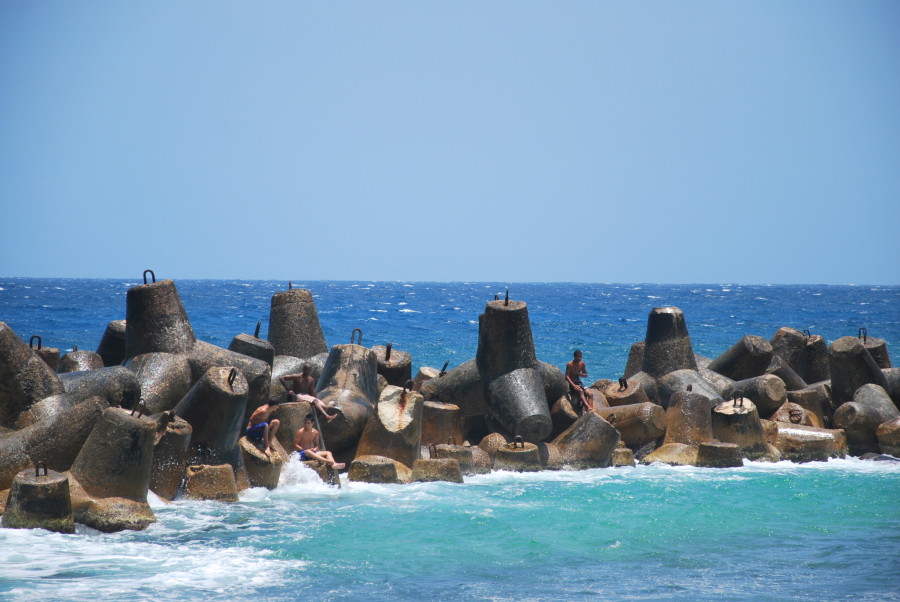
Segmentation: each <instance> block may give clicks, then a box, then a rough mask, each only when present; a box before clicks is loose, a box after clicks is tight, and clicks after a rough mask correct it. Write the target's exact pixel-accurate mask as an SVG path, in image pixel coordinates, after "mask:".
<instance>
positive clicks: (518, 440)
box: [513, 435, 525, 449]
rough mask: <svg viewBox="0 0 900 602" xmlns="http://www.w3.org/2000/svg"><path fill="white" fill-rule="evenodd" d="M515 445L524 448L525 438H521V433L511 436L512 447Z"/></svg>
mask: <svg viewBox="0 0 900 602" xmlns="http://www.w3.org/2000/svg"><path fill="white" fill-rule="evenodd" d="M517 447H521V448H522V449H525V439H523V438H522V435H516V436H515V438H513V449H516V448H517Z"/></svg>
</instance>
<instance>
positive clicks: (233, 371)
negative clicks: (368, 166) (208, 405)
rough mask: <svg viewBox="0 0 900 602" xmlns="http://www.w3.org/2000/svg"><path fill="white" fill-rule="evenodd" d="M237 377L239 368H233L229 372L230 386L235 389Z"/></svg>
mask: <svg viewBox="0 0 900 602" xmlns="http://www.w3.org/2000/svg"><path fill="white" fill-rule="evenodd" d="M235 378H237V368H232V369H231V372H229V373H228V388H229V389H232V390H233V389H234V379H235Z"/></svg>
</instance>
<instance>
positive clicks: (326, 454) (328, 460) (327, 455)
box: [306, 450, 346, 470]
mask: <svg viewBox="0 0 900 602" xmlns="http://www.w3.org/2000/svg"><path fill="white" fill-rule="evenodd" d="M306 457H307V458H312V459H313V460H318V461H319V462H322V463H324V464H328V465H329V466H331V467H332V468H334V469H336V470H341V469H342V468H344V467H345V466H346V464H344V463H342V462H335V460H334V455H332V453H331V452H330V451H320V452H314V451H309V450H306Z"/></svg>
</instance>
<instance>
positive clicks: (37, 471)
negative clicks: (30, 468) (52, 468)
mask: <svg viewBox="0 0 900 602" xmlns="http://www.w3.org/2000/svg"><path fill="white" fill-rule="evenodd" d="M41 468H43V469H44V474H43V475H42V474H41V470H40V469H41ZM34 476H36V477H41V476H43V477H46V476H49V475H48V474H47V463H46V462H35V464H34Z"/></svg>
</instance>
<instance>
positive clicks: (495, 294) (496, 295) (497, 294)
mask: <svg viewBox="0 0 900 602" xmlns="http://www.w3.org/2000/svg"><path fill="white" fill-rule="evenodd" d="M499 300H500V294H499V293H494V301H499Z"/></svg>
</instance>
